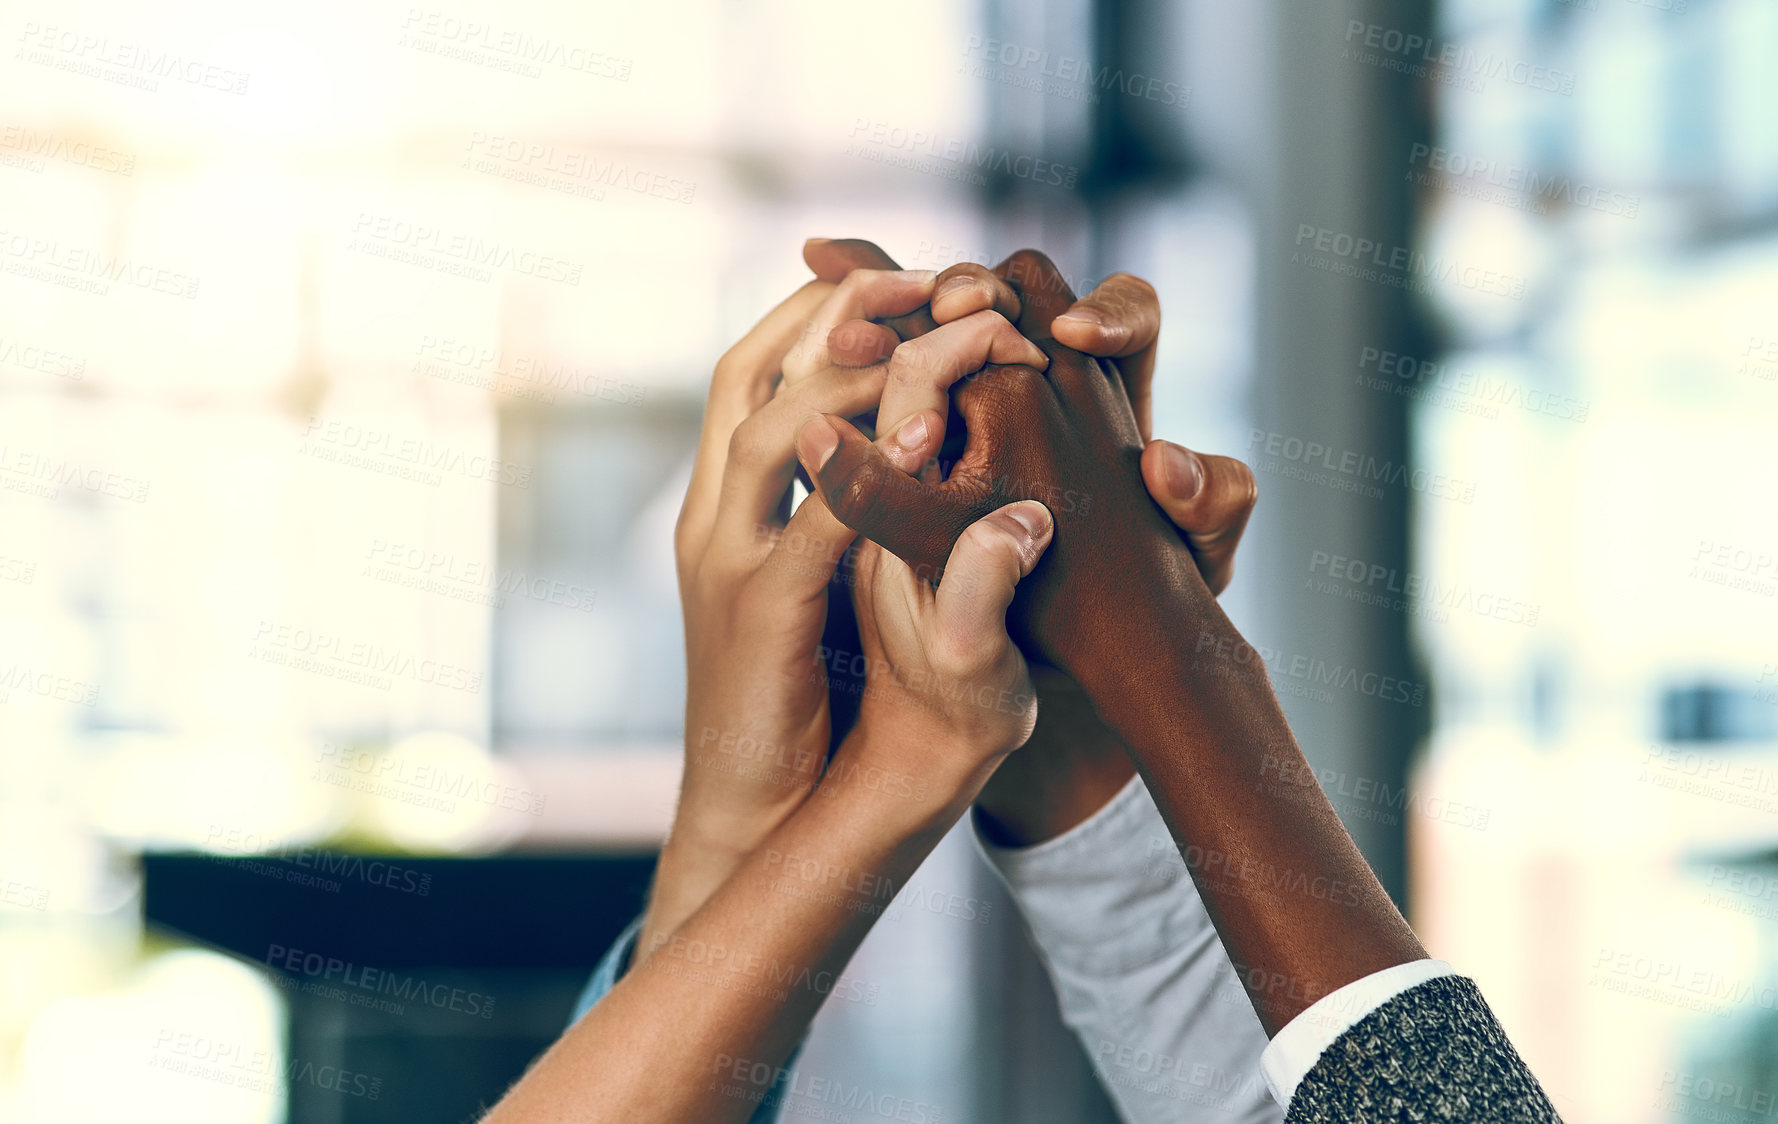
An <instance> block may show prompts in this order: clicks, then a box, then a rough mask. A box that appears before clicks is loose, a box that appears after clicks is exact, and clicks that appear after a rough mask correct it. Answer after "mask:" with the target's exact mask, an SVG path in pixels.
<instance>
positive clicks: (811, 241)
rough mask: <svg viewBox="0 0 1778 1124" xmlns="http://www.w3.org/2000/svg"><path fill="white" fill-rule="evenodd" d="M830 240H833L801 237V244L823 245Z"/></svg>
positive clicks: (830, 240)
mask: <svg viewBox="0 0 1778 1124" xmlns="http://www.w3.org/2000/svg"><path fill="white" fill-rule="evenodd" d="M832 241H833V239H831V238H805V239H803V245H805V246H825V245H827V244H828V243H829V242H832Z"/></svg>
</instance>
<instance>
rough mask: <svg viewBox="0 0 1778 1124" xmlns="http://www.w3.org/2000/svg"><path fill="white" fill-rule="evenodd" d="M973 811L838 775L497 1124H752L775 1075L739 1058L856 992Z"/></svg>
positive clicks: (780, 1046)
mask: <svg viewBox="0 0 1778 1124" xmlns="http://www.w3.org/2000/svg"><path fill="white" fill-rule="evenodd" d="M970 795H973V791H972V792H971V793H970ZM967 805H968V796H965V797H963V798H962V799H961V800H950V801H946V802H944V803H943V804H937V803H935V802H933V801H914V800H909V799H905V798H902V797H900V796H889V795H885V794H883V793H881V792H876V791H871V790H869V789H867V788H865V787H864V786H863V785H861V784H847V783H844V782H835V783H834V784H833V785H832V787H831V788H830V787H829V786H828V785H827V784H825V783H824V785H823V787H822V789H820V790H818V791H817V793H816V794H815V795H814V796H812V797H811V798H810V799H809V800H808V801H807V802H806V803H805V804H804V805H803V806H802V808H800V809H799V810H798V811H797V812H796V814H795V815H793V816H791V817H790V818H789V819H788V820H786V821H785V822H784V823H783V824H782V825H781V826H780V827H779V828H778V830H777V831H775V832H773V834H772V835H771V837H770V838H769V839H767V840H766V842H765V844H764V845H762V846H761V847H760V848H759V849H757V850H756V851H755V852H754V853H753V854H752V855H750V856H748V857H747V858H746V859H745V860H744V861H743V862H742V863H741V865H740V866H739V867H738V868H737V869H736V871H735V873H734V875H733V876H732V877H731V878H729V880H728V881H727V882H725V883H724V884H723V885H722V887H721V889H719V890H718V891H717V892H716V893H715V894H714V895H713V896H712V897H711V898H710V899H709V901H708V902H706V903H705V904H704V906H703V907H702V908H700V909H699V910H698V911H697V912H696V913H695V914H693V915H692V916H691V917H690V918H689V919H688V920H686V921H685V922H684V924H683V925H681V926H679V927H678V930H677V931H676V932H673V933H671V934H670V935H667V936H665V937H663V938H660V939H659V941H658V942H657V943H658V947H657V948H655V949H654V950H653V952H654V955H653V956H651V957H649V958H647V959H646V961H644V962H642V963H640V964H639V965H637V966H635V967H633V968H632V969H631V971H630V972H629V973H628V974H627V975H626V976H625V977H624V979H623V980H622V981H620V982H619V984H618V985H617V987H616V988H614V989H613V990H612V991H611V993H610V994H609V995H607V996H606V997H605V998H604V999H603V1000H601V1001H600V1003H599V1004H598V1006H596V1007H595V1008H593V1010H592V1011H591V1012H589V1013H588V1015H587V1016H586V1017H585V1018H584V1019H582V1020H581V1021H580V1022H579V1023H578V1024H577V1025H576V1026H575V1027H574V1028H573V1029H572V1030H570V1031H569V1032H568V1033H567V1034H566V1035H565V1036H564V1037H563V1038H562V1039H561V1041H559V1042H558V1043H557V1044H556V1045H555V1046H554V1047H553V1048H551V1050H550V1051H549V1052H548V1053H547V1054H545V1055H544V1056H543V1058H542V1059H541V1060H540V1061H539V1062H538V1064H537V1065H536V1066H535V1067H534V1068H533V1069H532V1070H531V1072H530V1073H528V1074H526V1076H525V1078H524V1079H523V1080H522V1081H521V1082H520V1083H519V1084H518V1085H517V1086H515V1087H514V1088H513V1090H512V1091H511V1093H509V1094H508V1096H507V1098H506V1099H505V1100H504V1101H502V1102H501V1104H500V1106H499V1107H498V1108H497V1109H496V1111H495V1112H494V1114H493V1115H492V1116H490V1117H489V1122H490V1124H519V1122H525V1124H530V1122H532V1121H544V1120H548V1121H551V1122H555V1121H589V1122H590V1121H624V1122H626V1124H628V1122H631V1121H698V1122H700V1124H701V1122H704V1121H730V1120H733V1121H741V1120H745V1119H746V1118H747V1117H748V1116H749V1115H750V1114H751V1113H752V1111H753V1110H754V1109H755V1108H756V1107H757V1105H758V1098H759V1097H761V1096H763V1095H764V1094H765V1093H766V1092H767V1091H768V1090H769V1089H770V1088H771V1082H770V1081H769V1080H768V1081H766V1082H765V1083H764V1084H763V1085H759V1086H756V1085H755V1084H753V1083H751V1082H750V1081H739V1080H737V1079H736V1078H735V1077H734V1076H733V1074H734V1072H736V1070H735V1068H734V1067H735V1065H736V1064H737V1063H745V1064H744V1068H743V1069H742V1070H741V1072H749V1071H752V1072H770V1071H775V1070H776V1068H777V1067H779V1066H781V1065H783V1063H784V1060H785V1059H786V1058H787V1057H788V1056H789V1055H790V1052H791V1050H792V1049H793V1048H794V1046H795V1044H796V1042H797V1041H798V1040H799V1039H800V1038H801V1037H802V1035H803V1034H804V1032H805V1031H806V1029H807V1027H808V1023H809V1020H810V1019H811V1018H812V1017H813V1016H814V1014H815V1012H816V1010H817V1009H818V1008H819V1007H820V1005H821V1003H822V1001H823V1000H824V999H825V998H826V997H827V995H828V994H830V993H832V992H833V991H834V989H835V986H836V984H837V985H839V986H841V987H850V986H851V984H849V983H846V982H844V981H843V980H842V972H843V970H844V967H845V965H846V963H847V961H849V960H850V959H851V956H852V954H853V952H854V951H855V950H856V949H857V947H858V944H859V942H860V941H861V940H863V938H864V935H865V933H866V932H868V931H869V929H870V926H871V923H872V921H873V920H874V918H875V915H876V913H877V912H878V911H880V909H881V908H882V907H884V906H886V905H887V904H888V899H889V896H892V895H893V891H894V888H899V887H900V886H901V885H902V884H903V882H905V880H906V879H907V877H908V876H910V875H911V874H912V873H913V871H914V870H915V869H916V868H917V867H918V866H919V864H920V862H921V861H922V860H923V859H924V858H925V856H926V855H927V853H928V852H930V851H931V849H932V848H933V846H935V845H936V844H937V842H938V840H939V839H940V838H942V836H943V834H944V831H945V829H946V828H947V827H948V826H949V825H950V824H951V823H952V822H954V821H955V819H956V817H957V816H958V815H959V814H961V811H962V810H963V808H965V807H967ZM886 895H887V896H886ZM761 1065H763V1066H765V1067H766V1069H765V1070H759V1069H758V1067H759V1066H761ZM725 1075H726V1076H725Z"/></svg>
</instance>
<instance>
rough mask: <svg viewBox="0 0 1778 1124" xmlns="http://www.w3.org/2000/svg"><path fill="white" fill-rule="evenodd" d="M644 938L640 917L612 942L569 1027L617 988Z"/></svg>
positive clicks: (569, 1018)
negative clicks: (637, 944)
mask: <svg viewBox="0 0 1778 1124" xmlns="http://www.w3.org/2000/svg"><path fill="white" fill-rule="evenodd" d="M641 936H642V919H641V918H640V917H638V918H636V920H634V921H632V922H630V923H629V925H627V926H626V927H625V928H624V931H623V932H621V933H619V934H618V935H617V940H615V941H612V942H611V947H610V948H609V949H607V950H606V952H605V955H604V956H603V957H601V958H600V960H599V966H598V967H597V968H594V969H593V978H592V979H590V980H588V981H587V982H586V987H584V988H582V989H581V992H580V998H579V999H576V1000H575V1001H574V1014H572V1015H570V1016H569V1017H568V1025H569V1026H573V1025H574V1024H575V1023H577V1022H579V1021H580V1020H581V1018H582V1017H583V1016H584V1015H585V1014H586V1013H587V1012H588V1011H590V1010H592V1009H593V1004H595V1003H597V1002H598V1001H599V1000H601V999H603V998H605V993H606V992H608V991H610V990H611V989H612V988H614V987H616V986H617V981H618V977H620V976H622V975H623V974H624V971H625V970H626V969H627V968H629V966H630V954H631V953H633V952H635V951H636V941H637V939H638V938H640V937H641Z"/></svg>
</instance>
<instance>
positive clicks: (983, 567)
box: [934, 500, 1055, 666]
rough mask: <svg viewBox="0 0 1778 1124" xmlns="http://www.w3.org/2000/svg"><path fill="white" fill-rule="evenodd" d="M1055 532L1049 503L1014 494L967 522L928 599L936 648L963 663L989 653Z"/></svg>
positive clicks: (999, 639)
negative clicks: (1011, 499)
mask: <svg viewBox="0 0 1778 1124" xmlns="http://www.w3.org/2000/svg"><path fill="white" fill-rule="evenodd" d="M1054 534H1055V521H1054V520H1053V519H1052V518H1050V513H1049V508H1047V507H1044V506H1043V505H1042V504H1041V503H1038V502H1037V501H1036V500H1020V501H1019V502H1018V503H1010V504H1007V505H1006V506H1005V507H1003V508H1001V509H1000V510H998V511H996V512H994V513H993V514H991V515H988V516H986V517H984V518H982V519H978V520H976V521H975V522H974V523H971V524H970V525H969V527H968V529H967V530H965V531H964V532H963V535H962V537H960V538H959V539H958V540H957V546H956V548H955V549H953V550H952V551H951V559H950V561H949V562H947V563H946V564H945V576H944V580H943V581H941V582H939V585H938V595H937V597H936V599H935V602H934V607H935V610H936V614H937V615H936V618H935V622H936V628H937V634H938V639H939V641H940V643H941V650H944V651H948V652H950V653H952V655H953V657H954V658H957V659H958V660H960V661H961V662H963V663H965V664H974V665H977V666H979V665H980V663H982V662H985V661H986V660H991V659H993V658H994V657H995V656H996V655H998V653H999V652H1000V649H1001V647H1002V646H1004V645H1005V644H1006V643H1007V639H1006V609H1007V606H1009V605H1011V604H1012V599H1013V594H1014V593H1015V592H1016V591H1017V589H1018V585H1019V580H1020V579H1021V578H1023V577H1025V575H1027V574H1029V573H1030V572H1031V569H1032V567H1034V566H1036V565H1037V560H1038V559H1039V558H1041V557H1043V552H1044V550H1045V548H1047V547H1048V546H1049V544H1050V540H1051V539H1052V538H1053V537H1054Z"/></svg>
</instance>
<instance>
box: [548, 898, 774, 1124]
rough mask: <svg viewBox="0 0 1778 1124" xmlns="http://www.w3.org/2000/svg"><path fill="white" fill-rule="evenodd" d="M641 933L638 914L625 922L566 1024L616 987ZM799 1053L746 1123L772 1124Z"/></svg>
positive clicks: (579, 1017)
mask: <svg viewBox="0 0 1778 1124" xmlns="http://www.w3.org/2000/svg"><path fill="white" fill-rule="evenodd" d="M641 936H642V919H641V918H640V917H638V918H636V920H634V921H632V922H630V923H629V925H628V926H627V927H625V929H624V931H623V932H621V933H619V934H618V936H617V940H615V941H613V942H611V947H610V948H609V949H607V950H606V951H605V955H604V956H603V957H601V958H600V959H599V965H598V967H596V968H594V969H593V978H592V979H590V980H588V981H587V982H586V987H584V988H582V989H581V992H580V998H579V999H577V1000H575V1001H574V1014H572V1015H571V1016H569V1018H568V1025H569V1026H573V1025H574V1024H575V1023H577V1022H579V1021H580V1020H581V1019H582V1018H584V1017H585V1016H586V1013H587V1012H588V1011H590V1010H592V1009H593V1008H594V1007H595V1006H597V1005H598V1002H599V1000H601V999H603V998H605V996H606V994H607V993H608V992H610V990H611V989H612V988H614V987H616V986H617V981H618V980H619V979H620V978H622V977H623V974H624V973H625V972H626V971H628V970H629V967H630V958H631V956H632V955H634V953H635V951H636V942H637V940H638V939H640V938H641ZM801 1052H802V1046H801V1045H800V1044H799V1045H798V1046H797V1048H796V1049H795V1050H793V1051H791V1054H790V1059H789V1060H788V1061H786V1062H785V1063H784V1066H783V1068H782V1069H780V1070H779V1071H778V1080H777V1081H775V1082H774V1083H773V1084H772V1091H771V1092H770V1093H767V1094H766V1097H765V1099H764V1100H763V1101H761V1102H760V1104H759V1108H758V1109H756V1110H754V1113H753V1115H752V1116H750V1117H748V1124H776V1121H777V1119H778V1110H779V1109H780V1108H782V1107H783V1105H784V1090H785V1086H786V1084H788V1081H789V1076H790V1069H791V1067H792V1066H794V1065H796V1056H797V1054H799V1053H801Z"/></svg>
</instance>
